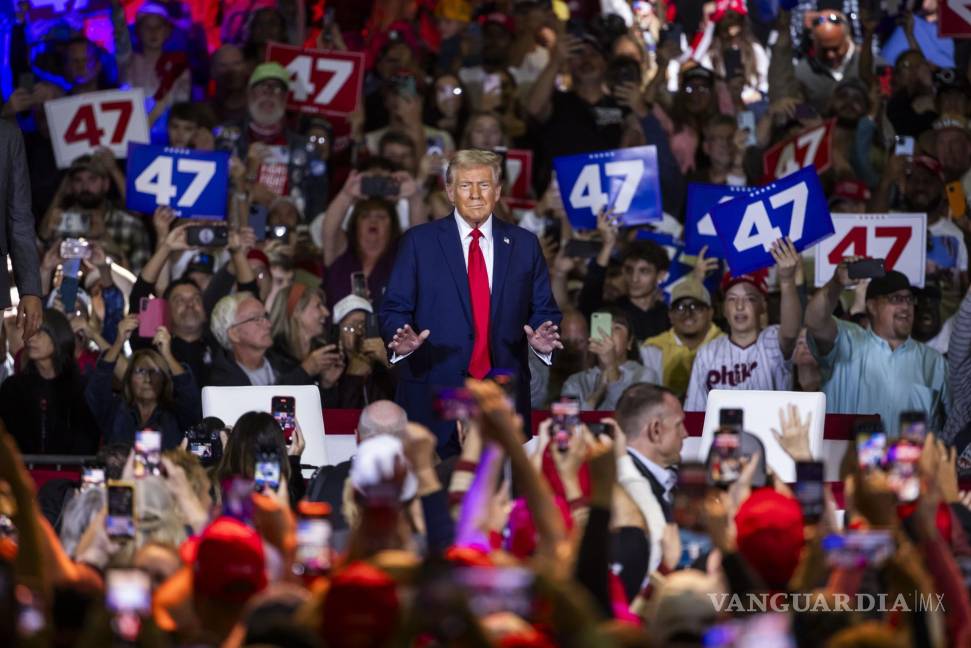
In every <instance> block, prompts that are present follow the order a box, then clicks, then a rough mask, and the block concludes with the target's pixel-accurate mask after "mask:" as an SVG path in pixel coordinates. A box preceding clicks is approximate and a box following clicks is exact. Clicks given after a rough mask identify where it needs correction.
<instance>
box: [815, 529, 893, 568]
mask: <svg viewBox="0 0 971 648" xmlns="http://www.w3.org/2000/svg"><path fill="white" fill-rule="evenodd" d="M822 545H823V552H824V553H825V554H826V563H827V564H828V565H829V566H830V567H841V568H843V569H863V568H865V567H871V566H879V565H881V564H883V562H884V561H886V560H887V558H889V557H890V556H892V555H893V552H894V551H895V549H896V543H894V540H893V536H892V535H891V532H890V531H889V530H886V529H876V530H874V529H870V530H866V531H848V532H847V533H846V534H845V535H830V536H826V537H825V538H823V543H822Z"/></svg>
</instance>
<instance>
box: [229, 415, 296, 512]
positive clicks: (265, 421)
mask: <svg viewBox="0 0 971 648" xmlns="http://www.w3.org/2000/svg"><path fill="white" fill-rule="evenodd" d="M304 445H305V444H304V440H303V434H302V433H301V432H300V426H299V424H298V425H297V427H296V429H295V430H294V432H293V440H292V441H291V443H290V445H289V446H288V445H287V442H286V440H285V439H284V438H283V430H281V429H280V426H279V424H277V422H276V419H274V418H273V416H272V415H271V414H267V413H266V412H247V413H246V414H243V415H242V416H240V417H239V420H238V421H236V425H235V426H233V431H232V432H230V434H229V439H228V440H227V441H226V447H225V449H224V450H223V458H222V460H221V461H220V462H219V465H218V466H217V467H216V472H215V474H214V475H213V483H216V484H220V483H222V482H223V480H225V479H228V478H231V477H244V478H246V479H256V478H257V474H256V462H257V461H259V462H261V463H267V462H269V463H276V464H277V471H276V473H277V475H276V476H277V480H278V482H277V486H276V487H275V488H274V487H273V485H272V484H269V485H267V484H257V486H258V487H260V488H261V489H262V490H263V492H264V494H267V495H271V496H277V497H279V498H281V501H287V500H288V499H289V501H290V502H291V503H292V504H293V505H294V506H296V503H297V502H299V501H300V499H301V498H302V497H303V493H304V484H303V476H302V474H301V473H300V455H301V454H303V450H304ZM263 476H265V475H263ZM263 476H260V477H261V478H262V477H263ZM288 494H289V495H288Z"/></svg>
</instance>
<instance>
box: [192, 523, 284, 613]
mask: <svg viewBox="0 0 971 648" xmlns="http://www.w3.org/2000/svg"><path fill="white" fill-rule="evenodd" d="M186 553H187V554H191V553H194V554H195V555H194V556H192V558H194V564H193V566H192V590H193V592H194V593H195V594H196V595H199V594H201V595H204V596H208V597H211V598H214V599H218V600H222V601H226V602H232V603H245V602H246V600H247V599H249V597H251V596H252V595H253V594H256V593H257V592H259V591H260V590H262V589H264V588H265V587H266V569H265V567H266V563H265V559H264V554H263V539H262V538H261V537H260V534H258V533H257V532H256V530H255V529H253V528H252V527H250V526H248V525H246V524H244V523H243V522H241V521H239V520H237V519H236V518H231V517H228V516H222V517H219V518H216V519H215V520H214V521H213V522H212V524H210V525H209V526H208V527H206V530H205V531H203V532H202V535H201V536H200V537H199V541H198V543H195V551H194V552H191V550H189V551H187V552H186Z"/></svg>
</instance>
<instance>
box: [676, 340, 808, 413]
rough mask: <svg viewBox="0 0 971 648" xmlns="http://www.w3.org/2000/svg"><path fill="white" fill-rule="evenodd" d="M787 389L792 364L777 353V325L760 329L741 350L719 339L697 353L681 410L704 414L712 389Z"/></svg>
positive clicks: (790, 378)
mask: <svg viewBox="0 0 971 648" xmlns="http://www.w3.org/2000/svg"><path fill="white" fill-rule="evenodd" d="M791 385H792V363H791V362H789V361H788V360H786V359H785V358H783V357H782V351H781V350H780V349H779V325H778V324H774V325H772V326H770V327H768V328H765V329H763V330H762V332H761V333H759V337H758V338H757V339H756V340H755V343H754V344H752V345H750V346H748V347H746V348H744V349H743V348H741V347H739V346H736V345H735V344H733V343H732V341H731V340H730V339H729V336H728V335H722V336H720V337H718V338H715V339H714V340H712V341H711V342H709V343H707V344H705V345H704V346H702V347H701V348H700V349H698V355H697V356H696V357H695V363H694V365H693V366H692V368H691V380H690V381H689V382H688V395H687V397H686V398H685V402H684V409H685V411H688V412H703V411H705V406H706V405H707V403H708V392H710V391H711V390H712V389H762V390H787V389H789V388H790V387H791Z"/></svg>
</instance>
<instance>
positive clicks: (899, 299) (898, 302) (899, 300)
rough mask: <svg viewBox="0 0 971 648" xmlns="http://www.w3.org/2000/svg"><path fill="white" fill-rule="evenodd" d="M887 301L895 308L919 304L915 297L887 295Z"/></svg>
mask: <svg viewBox="0 0 971 648" xmlns="http://www.w3.org/2000/svg"><path fill="white" fill-rule="evenodd" d="M885 299H886V300H887V301H888V302H890V303H891V304H893V305H894V306H904V305H906V306H913V305H914V304H915V303H917V298H916V297H914V296H913V295H909V294H908V295H887V296H886V297H885Z"/></svg>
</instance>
